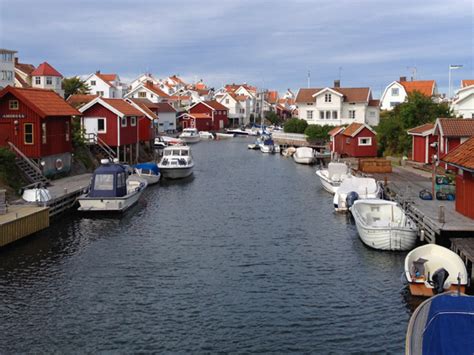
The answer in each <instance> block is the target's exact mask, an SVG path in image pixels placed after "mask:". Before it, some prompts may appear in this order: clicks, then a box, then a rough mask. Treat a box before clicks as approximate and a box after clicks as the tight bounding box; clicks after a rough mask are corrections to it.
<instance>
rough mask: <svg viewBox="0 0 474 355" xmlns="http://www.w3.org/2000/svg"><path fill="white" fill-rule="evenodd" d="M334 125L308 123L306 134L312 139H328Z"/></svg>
mask: <svg viewBox="0 0 474 355" xmlns="http://www.w3.org/2000/svg"><path fill="white" fill-rule="evenodd" d="M333 128H334V126H330V125H324V126H320V125H308V127H307V128H306V129H305V131H304V134H306V135H307V136H308V139H309V140H310V141H318V140H325V141H327V140H328V138H329V136H328V133H329V131H330V130H331V129H333Z"/></svg>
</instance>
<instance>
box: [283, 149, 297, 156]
mask: <svg viewBox="0 0 474 355" xmlns="http://www.w3.org/2000/svg"><path fill="white" fill-rule="evenodd" d="M295 152H296V148H295V147H288V148H286V149H283V152H281V154H282V155H283V156H284V157H292V156H293V154H295Z"/></svg>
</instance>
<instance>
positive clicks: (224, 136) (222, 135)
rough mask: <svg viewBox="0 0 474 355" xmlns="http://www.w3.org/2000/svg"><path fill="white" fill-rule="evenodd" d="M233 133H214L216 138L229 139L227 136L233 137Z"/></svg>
mask: <svg viewBox="0 0 474 355" xmlns="http://www.w3.org/2000/svg"><path fill="white" fill-rule="evenodd" d="M234 136H235V135H234V134H230V133H219V132H217V133H216V139H229V138H234Z"/></svg>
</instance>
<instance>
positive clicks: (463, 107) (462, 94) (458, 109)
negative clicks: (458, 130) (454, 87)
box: [451, 80, 474, 118]
mask: <svg viewBox="0 0 474 355" xmlns="http://www.w3.org/2000/svg"><path fill="white" fill-rule="evenodd" d="M451 108H452V110H453V112H454V114H455V115H456V116H457V117H462V118H474V80H462V81H461V88H460V89H459V90H458V91H457V92H456V96H455V99H454V100H453V101H452V102H451Z"/></svg>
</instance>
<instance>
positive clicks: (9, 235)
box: [0, 205, 49, 247]
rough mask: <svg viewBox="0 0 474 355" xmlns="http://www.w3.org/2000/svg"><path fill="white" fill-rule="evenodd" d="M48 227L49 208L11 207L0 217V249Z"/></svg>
mask: <svg viewBox="0 0 474 355" xmlns="http://www.w3.org/2000/svg"><path fill="white" fill-rule="evenodd" d="M48 227H49V208H48V207H38V206H30V205H12V206H9V207H8V211H7V213H6V214H4V215H0V247H3V246H5V245H7V244H10V243H13V242H15V241H17V240H19V239H22V238H24V237H26V236H29V235H30V234H33V233H36V232H38V231H40V230H42V229H45V228H48Z"/></svg>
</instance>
